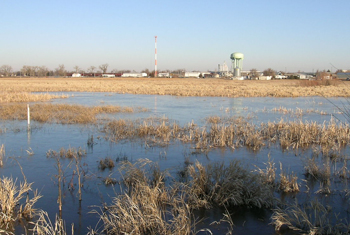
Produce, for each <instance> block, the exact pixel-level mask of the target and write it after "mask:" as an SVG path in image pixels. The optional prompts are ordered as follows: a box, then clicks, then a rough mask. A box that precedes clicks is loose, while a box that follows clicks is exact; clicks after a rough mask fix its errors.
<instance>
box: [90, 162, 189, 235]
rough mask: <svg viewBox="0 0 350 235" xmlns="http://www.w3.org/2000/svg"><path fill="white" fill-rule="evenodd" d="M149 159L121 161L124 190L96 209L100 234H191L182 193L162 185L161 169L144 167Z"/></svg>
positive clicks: (147, 164) (187, 211)
mask: <svg viewBox="0 0 350 235" xmlns="http://www.w3.org/2000/svg"><path fill="white" fill-rule="evenodd" d="M152 164H153V163H152V162H151V161H149V160H147V159H140V160H138V161H137V162H135V163H134V164H132V163H130V162H123V163H122V165H121V169H120V171H121V173H122V176H123V182H124V185H126V186H127V188H126V192H123V193H122V194H120V195H118V196H116V197H115V198H114V199H113V202H112V204H111V205H110V206H107V207H106V210H101V212H98V211H96V210H95V211H94V212H95V213H98V214H99V216H100V218H101V222H102V231H100V232H102V233H104V234H192V229H193V226H194V221H193V220H192V219H191V218H192V216H191V210H190V208H189V206H187V205H186V203H185V201H184V199H183V197H182V196H181V195H179V194H177V193H176V191H177V190H171V189H170V190H169V189H168V188H167V187H165V185H164V177H165V173H164V172H160V171H159V169H158V170H155V171H153V173H152V172H151V174H149V173H150V171H149V170H147V169H149V167H152V166H150V165H152Z"/></svg>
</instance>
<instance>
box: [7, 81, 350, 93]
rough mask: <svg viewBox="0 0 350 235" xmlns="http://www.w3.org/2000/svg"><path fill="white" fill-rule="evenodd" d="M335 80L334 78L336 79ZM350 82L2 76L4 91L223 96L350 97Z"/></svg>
mask: <svg viewBox="0 0 350 235" xmlns="http://www.w3.org/2000/svg"><path fill="white" fill-rule="evenodd" d="M332 83H333V81H332ZM348 86H349V84H347V83H340V84H337V83H335V84H332V85H330V86H326V85H312V86H309V85H305V86H304V85H300V83H299V81H295V80H285V79H284V80H274V81H232V80H224V79H192V78H186V79H183V78H161V79H160V78H115V79H105V78H32V77H28V78H12V77H11V78H1V88H0V91H3V92H23V91H25V92H58V91H83V92H117V93H121V94H124V93H129V94H150V95H175V96H220V97H266V96H268V97H300V96H301V97H304V96H319V95H320V94H322V95H324V96H326V97H331V96H338V97H347V96H349V95H350V92H349V90H350V89H348Z"/></svg>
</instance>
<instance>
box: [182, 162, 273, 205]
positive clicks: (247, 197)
mask: <svg viewBox="0 0 350 235" xmlns="http://www.w3.org/2000/svg"><path fill="white" fill-rule="evenodd" d="M188 169H189V177H190V180H189V181H188V182H187V183H186V184H184V188H185V191H186V194H187V195H188V197H189V198H188V200H189V205H191V206H193V207H194V208H200V207H207V208H208V207H211V206H212V203H216V204H218V205H220V206H246V207H257V208H270V207H272V206H273V205H274V197H273V195H272V190H271V187H270V186H269V185H267V184H264V183H263V181H262V180H261V177H260V176H259V175H258V174H253V173H252V172H251V171H249V170H247V169H246V168H244V167H243V166H242V165H241V164H240V162H239V161H234V160H233V161H231V162H230V163H229V165H228V166H225V165H224V164H223V163H220V164H219V163H216V164H209V165H208V166H207V167H204V166H203V165H202V164H200V163H199V162H196V163H195V165H194V166H189V168H188Z"/></svg>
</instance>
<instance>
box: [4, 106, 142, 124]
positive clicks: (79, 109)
mask: <svg viewBox="0 0 350 235" xmlns="http://www.w3.org/2000/svg"><path fill="white" fill-rule="evenodd" d="M136 111H145V110H142V109H136ZM119 112H128V113H129V112H134V108H131V107H119V106H111V105H110V106H92V107H89V106H83V105H69V104H51V103H39V104H33V105H31V106H30V117H31V120H33V121H37V122H41V123H47V122H48V123H62V124H88V123H96V122H97V120H98V115H102V114H109V113H119ZM0 119H2V120H27V105H26V104H21V103H16V104H5V105H2V106H0Z"/></svg>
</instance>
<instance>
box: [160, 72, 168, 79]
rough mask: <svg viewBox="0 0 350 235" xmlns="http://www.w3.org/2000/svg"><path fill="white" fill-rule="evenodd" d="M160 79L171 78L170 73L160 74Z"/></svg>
mask: <svg viewBox="0 0 350 235" xmlns="http://www.w3.org/2000/svg"><path fill="white" fill-rule="evenodd" d="M158 77H160V78H170V73H158Z"/></svg>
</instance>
